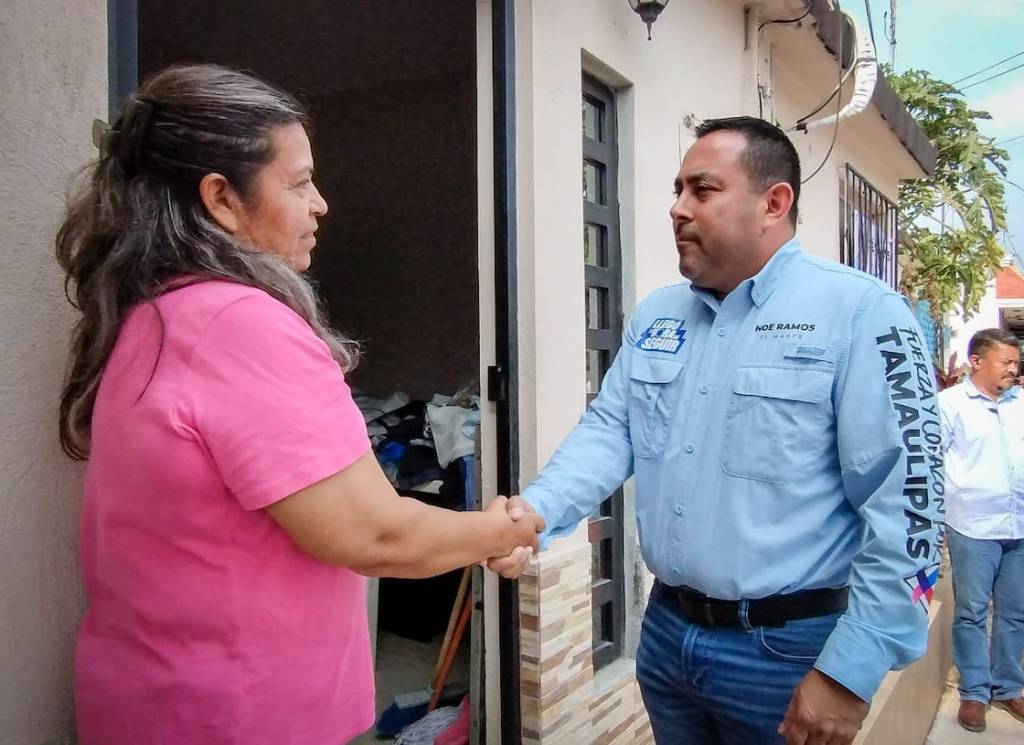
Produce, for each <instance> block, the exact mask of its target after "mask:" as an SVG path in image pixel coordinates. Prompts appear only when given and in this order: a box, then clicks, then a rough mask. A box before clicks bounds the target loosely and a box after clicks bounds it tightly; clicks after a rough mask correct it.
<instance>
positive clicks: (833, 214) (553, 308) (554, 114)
mask: <svg viewBox="0 0 1024 745" xmlns="http://www.w3.org/2000/svg"><path fill="white" fill-rule="evenodd" d="M774 5H775V6H777V7H774V11H777V12H773V9H772V8H769V9H768V10H767V11H765V14H764V15H763V16H762V18H778V17H783V18H787V17H792V15H793V14H792V13H791V12H789V13H787V12H786V10H787V8H788V5H787V4H786V3H784V2H778V3H775V4H774ZM518 9H519V13H520V16H519V18H518V28H517V33H518V40H517V54H518V59H517V66H518V74H519V90H518V112H517V113H518V117H519V119H518V123H517V126H518V158H519V191H518V200H519V204H518V206H519V222H518V231H519V267H518V269H519V299H520V303H519V308H520V317H519V322H520V336H519V344H520V357H521V369H522V370H524V371H526V373H527V374H526V375H525V376H524V380H523V387H522V389H521V391H520V407H521V408H520V415H521V449H522V460H521V473H522V482H523V484H524V485H525V484H527V483H529V481H530V479H531V478H532V477H533V475H534V474H535V473H536V472H537V470H539V468H540V467H542V466H543V464H544V463H545V462H546V461H547V459H548V458H549V457H550V455H551V454H552V453H553V452H554V450H555V449H556V448H557V446H558V444H559V443H560V442H561V440H562V439H563V438H564V436H565V435H566V433H567V432H568V431H569V430H570V429H571V428H572V427H573V425H574V424H575V423H576V422H577V421H578V419H579V417H580V415H581V414H582V413H583V411H584V407H585V385H584V376H585V361H584V360H585V358H584V350H585V328H584V327H585V318H584V304H583V288H584V263H583V251H582V226H583V205H582V199H581V188H580V172H581V162H582V157H583V149H582V143H581V131H580V98H581V93H582V91H581V73H583V72H586V73H588V74H590V75H593V76H594V77H597V78H598V79H599V80H601V81H602V82H604V83H605V84H606V85H607V86H609V87H610V88H612V89H613V90H614V91H615V92H616V98H617V101H616V105H617V116H618V145H619V163H618V167H619V182H618V187H619V209H620V219H621V240H622V251H623V271H624V278H623V279H624V303H623V305H624V311H625V313H626V315H627V316H628V315H630V314H631V312H632V311H633V310H634V309H635V306H636V303H637V302H638V301H639V300H641V299H642V298H644V297H645V296H646V295H647V294H649V293H650V292H651V291H652V290H654V289H655V288H657V287H660V286H663V285H666V284H670V283H674V282H678V281H680V280H681V278H680V276H679V274H678V270H677V254H676V248H675V243H674V240H673V235H672V230H671V222H670V219H669V217H668V210H669V208H670V206H671V204H672V201H673V196H672V182H673V179H674V177H675V174H676V171H677V169H678V165H679V161H680V159H681V157H682V155H683V154H684V153H685V150H686V148H687V147H688V146H689V145H690V144H691V143H692V142H693V133H692V125H693V124H695V123H696V122H699V120H701V119H705V118H710V117H719V116H733V115H737V114H754V115H756V114H757V113H758V99H757V95H756V90H757V89H756V86H755V71H756V70H758V68H760V69H761V74H762V76H764V77H763V78H762V79H763V80H765V79H766V82H768V83H769V85H770V88H771V91H772V95H773V98H772V100H771V101H770V102H768V103H769V104H770V106H771V107H773V110H774V112H775V114H776V116H777V118H778V120H779V121H780V122H781V123H783V124H784V125H785V124H787V123H788V122H795V120H796V119H797V118H799V117H800V116H802V115H804V114H806V113H807V112H809V111H810V110H812V109H813V108H814V107H815V106H816V105H817V104H818V103H819V102H820V101H821V99H822V98H824V97H825V96H827V95H828V93H829V92H830V91H831V90H832V88H833V87H834V86H835V85H836V82H837V79H838V74H839V73H838V62H837V61H836V59H835V58H834V57H833V56H832V55H831V54H829V53H828V52H827V51H826V50H825V49H824V47H823V46H822V43H821V42H820V40H819V39H818V38H817V36H816V34H815V31H814V29H813V27H812V26H810V25H809V24H805V25H803V26H801V27H799V28H778V27H774V26H773V27H769V28H768V29H766V30H765V31H764V32H763V33H762V34H760V35H758V33H757V23H758V18H757V17H752V18H747V17H745V15H744V8H743V3H742V2H740V1H739V0H690V2H687V3H673V4H669V5H668V7H667V8H666V9H665V11H664V12H663V13H662V15H661V17H660V18H659V19H658V21H657V22H656V23H655V25H654V29H653V40H652V41H650V42H648V41H647V40H646V29H645V28H644V26H643V24H642V23H641V22H640V21H639V19H638V18H637V16H636V15H635V14H634V13H632V12H631V11H630V9H629V7H628V4H627V3H624V2H622V1H621V0H560V1H559V2H543V1H541V0H534V1H533V2H528V1H527V2H521V3H519V4H518ZM755 40H758V41H759V44H758V43H756V42H755ZM847 97H848V94H847ZM844 100H845V98H844ZM832 110H834V109H832ZM767 114H770V112H768V111H766V115H767ZM832 137H833V129H832V128H829V127H823V128H821V129H819V130H816V131H814V132H812V133H811V134H808V135H804V134H799V133H794V134H793V135H792V138H793V141H794V144H795V145H796V147H797V150H798V152H799V154H800V156H801V161H802V164H803V167H804V172H805V175H810V172H811V171H812V170H814V168H816V167H817V166H818V164H819V163H820V162H821V161H822V159H823V158H824V157H825V154H826V152H827V151H828V150H829V145H830V143H831V142H832ZM847 162H850V163H852V164H853V165H854V166H855V168H856V169H857V170H858V171H859V172H860V173H861V175H862V176H863V177H864V178H866V179H867V180H868V181H870V182H871V183H872V184H873V185H874V186H875V187H876V188H877V189H878V190H879V191H881V192H882V193H883V194H885V195H886V196H888V197H889V198H890V199H895V198H896V194H897V190H898V180H899V179H900V178H914V177H919V176H920V175H921V170H920V168H919V167H918V166H917V164H916V163H915V162H914V161H913V159H912V158H911V156H910V155H909V154H908V153H907V152H906V151H905V149H904V148H903V146H902V145H901V144H900V142H899V140H898V139H897V137H896V135H895V134H893V132H892V131H891V130H890V128H889V126H888V124H887V123H886V122H885V121H884V120H883V119H882V118H881V116H880V115H879V113H878V112H877V110H876V109H874V108H873V107H869V108H868V110H867V111H865V112H864V113H863V114H861V115H859V116H857V117H856V118H853V119H850V120H846V121H844V122H843V123H842V124H841V126H840V128H839V133H838V137H837V139H836V144H835V147H834V148H833V149H832V152H831V154H830V156H829V158H828V161H827V162H826V164H825V165H824V167H823V168H822V169H821V171H820V173H818V174H817V175H816V176H815V177H814V179H813V180H811V181H810V182H809V183H808V184H806V185H805V187H804V194H803V196H802V199H801V214H802V217H801V221H800V224H799V227H798V235H799V236H800V238H801V239H802V241H803V243H804V246H805V248H806V249H807V250H808V251H810V252H811V253H814V254H817V255H820V256H824V257H827V258H832V259H837V258H838V255H839V225H840V208H839V182H840V169H841V168H842V167H843V166H844V165H845V164H846V163H847ZM530 371H532V372H533V373H534V374H533V375H530V374H529V372H530ZM629 496H630V491H629V489H628V487H627V491H626V497H627V506H626V531H627V538H626V543H627V557H629V555H630V547H631V543H632V544H635V535H634V534H632V533H631V527H630V522H631V518H632V509H631V507H630V503H629ZM586 542H587V535H586V530H585V528H581V529H579V530H577V531H576V532H575V533H574V534H573V535H572V536H570V537H567V538H565V539H562V540H560V541H556V542H554V544H553V545H552V547H551V549H550V550H549V554H548V558H544V559H542V561H541V565H540V571H541V575H542V577H543V571H544V566H545V562H550V563H552V564H554V563H556V562H558V560H559V557H567V556H569V555H570V554H571V553H572V552H578V551H580V549H581V547H583V546H585V544H586ZM581 553H585V555H589V552H581ZM573 555H577V556H578V555H580V554H573ZM632 558H633V560H636V558H637V557H636V554H635V553H634V554H633V555H632ZM627 561H629V558H627ZM631 579H632V578H631V577H629V575H628V574H627V582H626V585H627V588H629V589H628V590H627V598H626V600H627V632H626V643H625V649H626V650H627V652H628V651H630V649H631V647H632V645H634V644H635V642H636V636H635V634H636V628H637V625H638V623H637V621H638V619H637V618H636V616H635V615H634V616H633V618H632V619H630V618H629V615H628V614H630V613H631V612H632V613H634V614H635V613H636V611H637V610H638V609H639V606H640V605H641V604H642V602H643V590H642V583H641V582H631V581H630V580H631ZM540 614H541V616H542V620H541V627H542V628H543V627H544V625H545V623H546V622H545V621H544V620H543V614H544V610H543V607H541V609H540ZM541 643H542V645H543V644H544V641H542V642H541ZM556 643H560V642H556ZM542 659H543V651H542ZM630 674H631V672H630V671H629V668H628V666H627V667H623V666H614V665H613V666H610V667H608V668H606V669H605V670H603V671H601V672H600V673H598V678H597V680H601V679H603V680H604V682H603V683H596V682H595V685H597V686H598V687H601V686H610V685H615V683H613V682H612V680H611V678H612V677H614V676H619V677H623V676H628V675H630ZM602 690H603V688H602ZM542 698H543V694H542ZM581 716H583V715H581ZM557 717H558V714H557V713H555V712H552V714H551V716H550V719H549V720H548V722H550V721H554V720H556V719H557ZM541 718H542V719H544V718H545V717H544V716H543V715H542V717H541Z"/></svg>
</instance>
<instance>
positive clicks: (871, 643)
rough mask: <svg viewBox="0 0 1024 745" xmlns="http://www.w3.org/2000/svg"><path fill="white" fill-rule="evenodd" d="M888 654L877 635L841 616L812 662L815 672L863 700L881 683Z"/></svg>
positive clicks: (887, 671)
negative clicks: (845, 620)
mask: <svg viewBox="0 0 1024 745" xmlns="http://www.w3.org/2000/svg"><path fill="white" fill-rule="evenodd" d="M890 659H891V654H890V653H889V651H888V650H886V648H885V645H884V643H883V642H882V640H881V639H880V638H879V637H878V635H876V634H873V633H871V632H870V631H869V630H868V629H865V628H863V627H861V626H857V625H855V624H850V623H844V622H843V619H840V621H839V624H838V625H837V626H836V628H835V630H834V631H833V632H832V635H831V636H830V637H829V639H828V641H827V642H826V643H825V648H824V649H822V651H821V654H820V655H819V656H818V661H817V662H816V663H814V668H815V669H816V670H818V672H821V673H824V674H825V675H827V676H828V677H830V678H832V680H834V681H836V682H837V683H839V684H840V685H841V686H843V687H844V688H846V689H848V690H849V691H850V692H851V693H853V694H854V695H855V696H857V697H858V698H859V699H861V700H862V701H864V702H866V703H871V697H872V696H874V695H875V691H877V690H878V687H879V686H880V685H881V684H882V679H883V678H885V676H886V675H887V674H888V673H889V670H890V669H891V667H892V665H891V663H890Z"/></svg>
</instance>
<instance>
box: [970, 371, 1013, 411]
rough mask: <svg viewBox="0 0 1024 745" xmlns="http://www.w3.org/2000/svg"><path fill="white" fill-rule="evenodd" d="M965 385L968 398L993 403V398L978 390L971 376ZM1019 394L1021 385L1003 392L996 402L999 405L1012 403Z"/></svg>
mask: <svg viewBox="0 0 1024 745" xmlns="http://www.w3.org/2000/svg"><path fill="white" fill-rule="evenodd" d="M964 385H965V386H966V392H967V397H968V398H983V399H985V400H986V401H991V400H992V399H991V398H989V397H988V396H986V395H985V394H984V393H982V392H981V391H980V390H978V386H976V385H975V384H974V381H973V380H971V376H970V375H968V376H967V377H966V378H965V379H964ZM1019 393H1020V386H1019V385H1015V386H1013V388H1010V389H1009V390H1007V391H1003V392H1002V393H1001V394H999V398H997V399H996V401H995V402H996V403H997V404H998V403H1002V402H1004V401H1010V400H1011V399H1014V398H1017V395H1018V394H1019Z"/></svg>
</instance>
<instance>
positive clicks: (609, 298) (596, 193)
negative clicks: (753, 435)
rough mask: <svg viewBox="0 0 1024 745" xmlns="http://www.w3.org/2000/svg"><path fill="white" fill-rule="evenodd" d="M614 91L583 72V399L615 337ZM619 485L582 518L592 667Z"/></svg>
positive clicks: (600, 663) (618, 330)
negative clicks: (586, 534)
mask: <svg viewBox="0 0 1024 745" xmlns="http://www.w3.org/2000/svg"><path fill="white" fill-rule="evenodd" d="M615 130H616V125H615V96H614V94H613V93H612V92H611V90H609V89H608V88H606V87H605V86H603V85H601V83H599V82H598V81H596V80H594V79H593V78H590V77H588V76H584V77H583V252H582V253H583V263H584V284H585V287H584V288H583V301H584V306H585V308H586V323H587V342H586V347H587V348H586V355H587V361H586V375H587V377H586V387H587V403H588V404H589V403H590V402H591V401H593V400H594V398H596V397H597V393H598V390H599V389H600V386H601V381H602V380H603V378H604V376H605V373H607V372H608V368H609V367H610V366H611V362H612V360H613V359H614V358H615V353H616V352H617V351H618V350H619V345H620V340H621V338H622V249H621V246H620V243H619V199H618V168H617V167H618V149H617V146H616V131H615ZM622 509H623V507H622V490H621V489H618V490H617V491H616V492H615V493H614V494H612V495H611V496H609V497H608V498H607V499H606V500H605V501H604V502H603V503H602V504H601V506H600V507H599V508H598V510H597V512H595V513H594V514H593V515H591V517H590V523H589V537H590V546H591V608H592V612H593V617H592V620H593V634H594V636H593V638H594V643H593V659H594V669H595V670H598V669H600V668H602V667H604V666H605V665H607V664H608V663H610V662H612V661H614V660H615V659H616V658H618V657H619V656H621V654H622V639H623V633H624V629H625V599H624V598H625V577H624V574H625V562H624V560H623V542H622V527H623V522H622Z"/></svg>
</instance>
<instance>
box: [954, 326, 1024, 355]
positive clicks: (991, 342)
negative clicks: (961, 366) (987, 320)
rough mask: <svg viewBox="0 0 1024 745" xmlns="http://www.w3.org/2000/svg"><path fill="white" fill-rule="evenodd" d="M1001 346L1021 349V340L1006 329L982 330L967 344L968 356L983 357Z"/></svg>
mask: <svg viewBox="0 0 1024 745" xmlns="http://www.w3.org/2000/svg"><path fill="white" fill-rule="evenodd" d="M1000 344H1006V345H1007V346H1010V347H1015V348H1016V349H1018V350H1019V349H1020V340H1019V339H1018V338H1017V337H1016V336H1014V335H1013V334H1011V333H1010V332H1009V331H1006V330H1005V329H982V330H981V331H979V332H978V333H976V334H975V335H974V336H972V337H971V340H970V341H969V342H968V343H967V356H968V357H972V356H973V355H978V356H981V355H983V354H985V352H987V351H988V350H990V349H994V348H995V347H996V346H998V345H1000Z"/></svg>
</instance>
